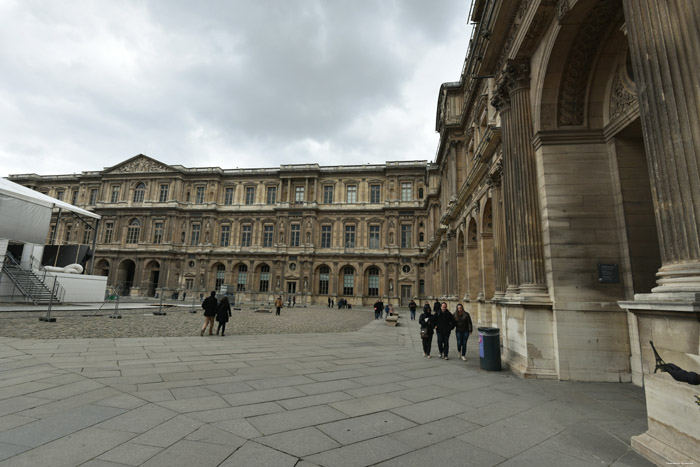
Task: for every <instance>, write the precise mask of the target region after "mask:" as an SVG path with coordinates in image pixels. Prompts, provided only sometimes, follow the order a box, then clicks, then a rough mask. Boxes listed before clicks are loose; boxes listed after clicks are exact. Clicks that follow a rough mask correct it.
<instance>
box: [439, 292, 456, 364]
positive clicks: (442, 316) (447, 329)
mask: <svg viewBox="0 0 700 467" xmlns="http://www.w3.org/2000/svg"><path fill="white" fill-rule="evenodd" d="M454 328H455V318H454V316H452V313H450V310H448V309H447V303H445V302H442V303H441V304H440V311H438V312H437V314H436V316H435V330H436V332H437V344H438V350H439V351H440V358H442V359H445V360H449V358H448V357H447V354H448V353H449V352H450V334H451V333H452V330H453V329H454Z"/></svg>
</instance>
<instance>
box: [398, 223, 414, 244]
mask: <svg viewBox="0 0 700 467" xmlns="http://www.w3.org/2000/svg"><path fill="white" fill-rule="evenodd" d="M411 230H412V226H411V224H402V225H401V248H411V247H413V239H412V238H411Z"/></svg>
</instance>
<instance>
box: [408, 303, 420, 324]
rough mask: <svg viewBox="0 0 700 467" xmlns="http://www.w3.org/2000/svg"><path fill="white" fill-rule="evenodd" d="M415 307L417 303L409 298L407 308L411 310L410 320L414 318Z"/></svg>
mask: <svg viewBox="0 0 700 467" xmlns="http://www.w3.org/2000/svg"><path fill="white" fill-rule="evenodd" d="M417 307H418V305H416V302H414V301H413V300H411V301H410V302H409V303H408V309H409V310H411V321H415V320H416V308H417Z"/></svg>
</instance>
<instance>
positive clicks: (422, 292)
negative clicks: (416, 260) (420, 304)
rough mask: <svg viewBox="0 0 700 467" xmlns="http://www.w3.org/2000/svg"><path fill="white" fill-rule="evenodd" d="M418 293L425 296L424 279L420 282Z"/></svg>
mask: <svg viewBox="0 0 700 467" xmlns="http://www.w3.org/2000/svg"><path fill="white" fill-rule="evenodd" d="M418 293H419V294H420V295H425V281H424V280H423V279H421V280H420V281H418Z"/></svg>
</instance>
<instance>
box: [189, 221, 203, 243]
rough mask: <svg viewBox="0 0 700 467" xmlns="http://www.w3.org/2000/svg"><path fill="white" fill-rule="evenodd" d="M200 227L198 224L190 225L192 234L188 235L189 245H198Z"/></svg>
mask: <svg viewBox="0 0 700 467" xmlns="http://www.w3.org/2000/svg"><path fill="white" fill-rule="evenodd" d="M201 230H202V226H201V225H200V224H192V233H191V234H190V245H199V234H200V233H201Z"/></svg>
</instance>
